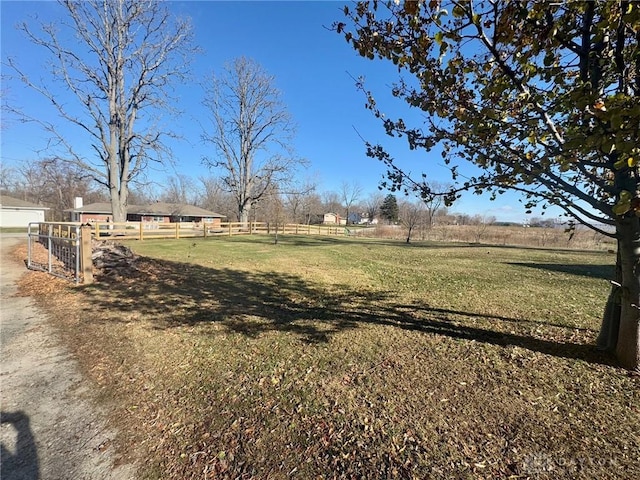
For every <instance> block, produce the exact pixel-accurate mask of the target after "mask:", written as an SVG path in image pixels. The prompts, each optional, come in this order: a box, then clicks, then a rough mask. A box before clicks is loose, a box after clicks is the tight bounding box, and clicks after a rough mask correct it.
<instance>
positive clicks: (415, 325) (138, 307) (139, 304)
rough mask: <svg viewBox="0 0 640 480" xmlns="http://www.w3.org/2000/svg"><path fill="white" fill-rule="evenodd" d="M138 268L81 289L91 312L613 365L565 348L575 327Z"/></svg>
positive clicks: (339, 289)
mask: <svg viewBox="0 0 640 480" xmlns="http://www.w3.org/2000/svg"><path fill="white" fill-rule="evenodd" d="M138 269H139V270H138V271H137V272H134V274H132V275H131V276H129V277H128V278H118V279H115V278H105V277H103V278H102V279H100V281H99V283H97V284H94V285H88V286H83V287H80V288H81V290H82V291H84V292H85V293H86V294H87V295H88V297H89V299H88V300H89V305H90V307H89V308H91V310H92V311H93V312H95V309H96V308H97V309H103V310H104V311H106V312H111V313H112V314H114V315H115V316H118V317H119V318H122V314H126V313H136V314H140V315H143V316H144V317H145V319H148V320H150V321H152V322H154V328H158V329H167V328H172V327H176V326H184V325H197V324H206V323H215V324H218V325H221V326H223V327H224V328H225V329H226V330H228V331H231V332H236V333H241V334H243V335H247V336H250V337H257V336H259V335H261V334H264V333H267V332H273V331H276V332H287V333H290V334H295V335H297V336H299V338H300V340H301V341H303V342H307V343H322V342H327V341H328V340H329V338H330V337H331V335H334V334H337V333H339V332H344V331H348V330H353V329H357V328H359V327H361V326H363V325H367V324H374V325H386V326H393V327H397V328H401V329H404V330H410V331H415V332H421V333H425V334H433V335H442V336H446V337H450V338H455V339H461V340H474V341H478V342H483V343H488V344H492V345H498V346H503V347H506V346H509V345H512V346H518V347H522V348H525V349H528V350H532V351H536V352H541V353H544V354H547V355H553V356H556V357H562V358H570V359H580V360H584V361H587V362H591V363H599V364H606V365H612V361H611V359H610V358H609V357H607V356H605V355H604V354H602V353H600V352H598V351H596V349H595V347H594V346H593V345H589V344H580V343H573V342H571V341H568V340H567V341H563V340H562V339H563V338H567V337H568V336H569V334H571V333H572V332H574V331H575V330H576V329H574V328H571V327H565V326H559V325H555V327H560V328H561V330H562V331H563V332H564V334H562V335H560V340H558V341H555V340H549V339H542V338H534V337H532V336H530V335H527V334H521V333H514V331H513V330H514V328H515V329H518V328H521V326H520V325H514V324H523V325H522V326H525V324H527V323H529V324H531V323H535V324H540V325H549V324H548V323H547V322H543V321H537V320H518V319H512V318H508V317H498V316H491V315H483V314H478V313H473V312H462V311H455V310H445V309H439V308H431V307H430V306H428V305H424V304H411V305H407V304H401V303H398V302H397V299H395V296H394V294H393V292H379V291H370V290H357V289H354V288H353V287H352V286H348V285H321V284H314V283H311V282H309V281H308V280H306V279H304V278H303V277H301V276H298V275H292V274H285V273H279V272H261V271H258V270H252V271H244V270H233V269H230V268H209V267H204V266H201V265H196V264H191V263H181V262H173V261H157V260H154V259H149V258H145V257H141V258H140V259H139V261H138ZM112 316H113V315H112ZM125 317H126V315H125ZM105 318H106V317H105ZM104 321H107V322H111V321H117V320H114V319H109V318H106V319H105V320H104ZM121 321H129V320H127V319H126V318H125V319H123V320H121ZM477 323H481V324H482V325H476V324H477ZM487 323H490V326H487V325H486V324H487ZM494 326H495V328H494Z"/></svg>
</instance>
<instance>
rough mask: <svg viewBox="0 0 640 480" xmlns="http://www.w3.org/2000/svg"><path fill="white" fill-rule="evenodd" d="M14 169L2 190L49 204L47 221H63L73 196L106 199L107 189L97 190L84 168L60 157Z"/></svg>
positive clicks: (28, 163)
mask: <svg viewBox="0 0 640 480" xmlns="http://www.w3.org/2000/svg"><path fill="white" fill-rule="evenodd" d="M14 172H15V174H14V175H12V178H11V179H10V182H11V183H10V185H9V184H8V185H7V187H6V188H3V193H6V194H7V195H11V196H14V197H16V198H20V199H22V200H26V201H29V202H33V203H37V204H39V205H45V206H47V207H49V208H50V210H49V211H48V212H47V218H48V219H50V220H63V219H64V210H66V209H68V208H71V207H73V199H74V197H83V198H84V199H85V201H87V202H88V203H91V202H97V201H104V199H105V198H106V195H105V193H106V192H105V191H100V190H98V189H96V188H95V183H94V182H93V181H92V179H91V178H90V177H89V176H88V175H87V174H86V172H85V171H84V170H82V169H81V168H79V167H78V166H77V165H75V164H73V163H71V162H67V161H65V160H63V159H60V158H55V157H54V158H45V159H42V160H33V161H27V162H23V163H22V164H21V165H20V166H19V167H17V168H16V169H15V170H14Z"/></svg>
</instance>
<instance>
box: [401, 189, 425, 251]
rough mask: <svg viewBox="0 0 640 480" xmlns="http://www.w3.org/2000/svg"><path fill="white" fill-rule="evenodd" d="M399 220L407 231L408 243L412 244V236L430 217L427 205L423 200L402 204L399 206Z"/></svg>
mask: <svg viewBox="0 0 640 480" xmlns="http://www.w3.org/2000/svg"><path fill="white" fill-rule="evenodd" d="M399 210H400V214H399V217H400V218H399V220H400V223H401V224H402V226H403V227H405V228H406V229H407V243H410V242H411V234H412V233H413V231H414V230H415V229H416V228H417V227H418V226H420V225H422V224H424V223H425V220H426V218H425V217H427V216H428V213H427V209H426V206H425V203H424V202H422V201H421V200H417V201H414V202H402V203H401V204H400V205H399Z"/></svg>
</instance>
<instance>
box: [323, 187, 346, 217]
mask: <svg viewBox="0 0 640 480" xmlns="http://www.w3.org/2000/svg"><path fill="white" fill-rule="evenodd" d="M322 206H323V207H324V210H325V211H324V212H322V213H328V212H332V213H340V211H341V210H342V203H341V199H340V195H339V194H338V193H337V192H334V191H333V190H328V191H326V192H323V193H322Z"/></svg>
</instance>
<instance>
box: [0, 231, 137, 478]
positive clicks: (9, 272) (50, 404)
mask: <svg viewBox="0 0 640 480" xmlns="http://www.w3.org/2000/svg"><path fill="white" fill-rule="evenodd" d="M21 241H26V238H25V236H24V235H21V236H15V235H8V234H0V257H1V263H0V265H1V269H0V347H1V349H0V410H1V421H2V422H1V426H0V450H1V457H2V458H1V460H2V461H1V466H0V469H1V470H0V476H1V477H2V480H12V479H13V480H16V479H28V480H36V479H42V480H63V479H64V480H67V479H68V480H72V479H73V480H82V479H86V480H89V479H92V480H93V479H95V480H105V479H111V480H127V479H134V478H135V477H136V475H135V470H134V468H133V467H132V466H131V465H119V466H117V467H115V466H114V454H113V446H112V442H113V439H114V438H115V433H114V432H113V431H112V430H110V429H109V428H108V426H107V425H106V423H105V419H104V415H103V414H101V412H100V411H99V410H98V409H97V408H96V407H95V405H94V404H92V402H91V401H90V393H91V392H90V390H89V388H90V387H89V386H88V385H87V384H86V383H85V382H84V381H83V378H82V375H81V374H80V371H79V369H78V365H77V363H76V361H75V360H74V359H73V358H72V357H71V355H70V354H69V353H68V352H67V351H66V349H65V348H64V346H62V345H61V344H60V342H59V341H58V339H57V338H56V335H55V332H54V331H53V329H52V328H51V326H50V325H49V324H48V322H47V320H46V315H45V313H44V312H43V311H41V310H40V309H39V308H38V307H37V306H36V305H35V302H34V301H33V300H32V299H31V298H25V297H16V296H15V293H16V285H15V282H16V280H17V279H18V278H19V277H20V276H21V275H22V274H23V273H24V272H25V271H26V269H25V266H24V264H21V263H19V262H17V261H16V260H15V259H13V258H11V257H10V256H9V255H8V252H9V251H10V249H11V247H13V246H14V245H16V244H17V243H18V242H21Z"/></svg>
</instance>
